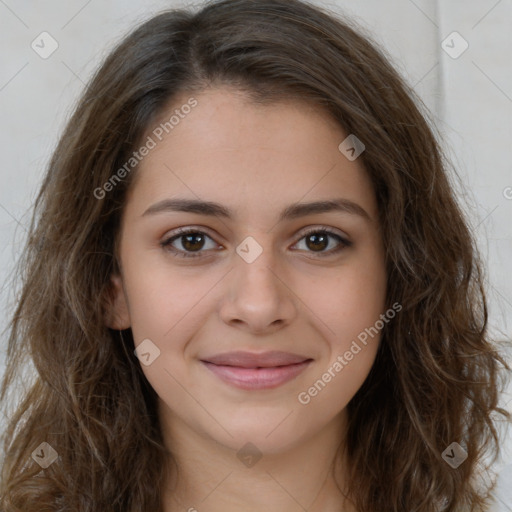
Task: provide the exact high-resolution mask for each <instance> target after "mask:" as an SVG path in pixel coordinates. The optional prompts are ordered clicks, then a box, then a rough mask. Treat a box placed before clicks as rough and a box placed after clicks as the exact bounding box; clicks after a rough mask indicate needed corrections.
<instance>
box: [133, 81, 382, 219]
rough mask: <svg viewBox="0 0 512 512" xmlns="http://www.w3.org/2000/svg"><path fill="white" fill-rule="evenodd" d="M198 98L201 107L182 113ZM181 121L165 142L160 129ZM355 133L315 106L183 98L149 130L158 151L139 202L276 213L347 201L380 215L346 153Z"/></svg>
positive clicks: (143, 167) (206, 94) (230, 96)
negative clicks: (296, 205)
mask: <svg viewBox="0 0 512 512" xmlns="http://www.w3.org/2000/svg"><path fill="white" fill-rule="evenodd" d="M191 97H193V98H194V100H195V101H196V102H197V104H196V106H194V108H192V109H188V108H187V109H183V110H182V109H181V106H183V105H186V104H187V103H189V100H190V98H191ZM177 110H178V111H179V112H176V111H177ZM185 112H187V113H186V114H185ZM173 115H174V119H173V122H174V124H173V126H172V128H170V125H169V124H168V125H167V127H168V129H169V130H168V132H169V133H167V132H166V131H165V130H164V134H163V136H162V138H161V140H158V137H156V136H155V130H158V127H160V131H162V128H161V127H162V126H166V125H165V123H166V122H167V123H169V121H170V120H171V118H172V117H173ZM156 133H157V134H158V133H159V132H158V131H157V132H156ZM347 135H348V134H347V133H345V132H344V131H343V129H342V128H341V127H340V126H339V124H338V123H336V122H335V120H334V119H333V118H332V117H331V116H330V115H329V114H328V113H327V112H326V111H325V110H323V109H322V108H320V107H317V106H315V105H313V104H312V103H311V102H305V101H304V102H302V101H299V100H290V101H285V102H283V101H281V102H277V103H270V104H265V105H260V104H255V103H253V102H251V101H249V99H248V98H247V96H246V95H245V94H244V93H242V92H240V91H236V90H233V89H228V88H218V89H209V90H206V91H203V92H201V93H198V94H197V93H196V94H181V95H180V96H179V97H176V98H175V99H174V100H173V102H172V104H170V105H169V106H168V107H167V108H166V109H165V110H164V111H163V112H162V113H161V115H160V116H159V117H158V119H157V120H156V121H155V122H154V123H153V125H152V126H150V127H149V128H148V131H147V134H146V137H151V138H152V139H153V140H154V142H155V146H154V148H153V149H152V150H151V151H150V152H149V154H148V155H147V156H146V157H144V159H143V160H142V161H141V163H140V164H139V167H138V169H137V172H136V174H137V179H136V181H135V183H134V184H133V185H134V186H133V187H132V194H131V197H132V199H133V200H137V201H139V202H141V204H140V205H139V209H140V208H142V207H143V204H142V203H144V202H145V203H147V202H148V201H152V202H156V201H159V200H163V199H166V198H169V197H172V196H174V195H179V196H181V197H188V198H195V199H199V198H201V199H204V200H209V201H215V202H219V203H224V204H229V206H230V208H231V209H232V210H233V211H235V212H239V213H241V212H242V211H244V210H245V211H246V212H247V213H249V209H248V207H249V204H252V205H258V208H259V210H266V211H269V210H272V209H273V208H274V207H276V206H278V205H282V204H285V203H286V204H289V203H293V202H298V201H300V200H304V201H313V200H316V199H319V198H322V199H325V198H333V197H339V196H342V197H345V198H347V199H352V200H357V202H359V203H362V206H363V208H365V209H366V210H367V211H369V214H370V215H371V216H375V215H376V212H375V202H374V194H373V188H372V186H371V182H370V180H369V177H368V175H367V173H366V171H365V169H364V167H363V165H362V161H361V159H356V160H355V161H350V160H348V159H347V158H346V157H345V156H344V155H343V154H342V153H341V152H340V150H339V149H338V146H339V144H340V143H341V142H342V141H343V140H344V139H345V138H346V137H347ZM146 207H147V204H146Z"/></svg>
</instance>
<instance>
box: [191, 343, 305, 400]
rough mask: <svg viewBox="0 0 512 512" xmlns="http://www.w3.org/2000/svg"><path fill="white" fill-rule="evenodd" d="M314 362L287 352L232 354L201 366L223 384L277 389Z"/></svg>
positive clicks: (206, 361)
mask: <svg viewBox="0 0 512 512" xmlns="http://www.w3.org/2000/svg"><path fill="white" fill-rule="evenodd" d="M312 361H313V359H311V358H308V357H305V356H301V355H297V354H290V353H287V352H275V351H274V352H264V353H260V354H254V353H251V352H229V353H225V354H218V355H215V356H212V357H208V358H207V359H201V363H202V364H203V365H204V366H205V367H206V368H208V370H210V371H211V372H212V373H213V374H214V375H216V376H217V377H219V378H220V379H221V380H222V381H224V382H226V383H228V384H231V385H233V386H236V387H238V388H241V389H245V390H260V389H273V388H277V387H279V386H281V385H283V384H285V383H286V382H289V381H290V380H292V379H294V378H295V377H297V376H298V375H299V374H300V373H302V372H303V371H304V370H305V369H306V368H307V367H308V366H309V364H310V363H311V362H312Z"/></svg>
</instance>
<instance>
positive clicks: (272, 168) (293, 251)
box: [111, 88, 386, 453]
mask: <svg viewBox="0 0 512 512" xmlns="http://www.w3.org/2000/svg"><path fill="white" fill-rule="evenodd" d="M189 97H190V95H189V96H183V97H182V98H180V101H177V102H175V103H174V104H173V106H172V108H170V109H169V111H168V112H166V113H164V115H162V119H164V120H165V119H169V118H170V116H171V115H172V114H173V111H174V110H175V109H176V108H179V106H180V105H183V104H186V103H187V100H188V99H189ZM194 98H195V99H196V100H197V105H196V106H195V107H194V108H193V109H186V110H187V111H188V112H189V113H188V114H187V115H186V116H185V115H184V116H183V118H181V119H180V121H179V123H178V124H176V125H175V126H174V128H173V129H172V132H170V133H169V135H168V136H166V137H162V140H161V141H160V140H158V138H156V137H154V136H152V138H153V139H154V140H155V142H156V145H155V147H153V148H152V149H151V151H150V152H149V153H148V154H147V155H146V156H145V157H144V158H143V160H142V161H141V164H140V166H139V168H138V169H137V176H136V180H135V181H134V183H133V184H132V187H131V190H130V193H129V195H128V198H127V202H126V206H125V210H124V212H123V218H122V225H121V231H120V244H119V258H120V266H121V274H120V275H118V276H114V277H113V279H112V281H113V283H114V287H115V290H116V300H115V302H114V304H113V315H112V317H113V320H112V321H111V327H114V328H117V329H124V328H128V327H130V328H131V329H132V332H133V337H134V340H135V345H136V346H137V347H138V349H137V350H138V354H137V356H138V359H139V360H136V362H137V364H141V367H142V370H143V371H144V374H145V376H146V377H147V379H148V381H149V382H150V384H151V385H152V387H153V388H154V390H155V391H156V393H157V394H158V396H159V399H160V411H161V418H162V421H163V423H164V428H166V427H169V428H171V427H172V425H175V424H178V423H179V424H180V425H182V426H184V427H185V428H187V429H190V431H191V432H194V433H195V434H197V435H200V436H202V438H208V439H212V440H214V441H215V442H217V443H220V444H221V445H224V446H226V447H230V448H233V449H238V448H240V447H241V446H243V445H244V444H245V443H246V442H248V441H251V442H252V443H253V444H255V445H256V446H257V447H258V448H259V450H261V451H262V452H268V453H278V452H280V451H281V450H285V449H287V448H290V447H291V446H293V445H296V444H298V443H301V442H304V441H305V440H306V439H308V438H312V437H313V436H315V435H317V434H318V433H319V432H321V431H322V429H325V428H327V427H328V426H329V425H330V424H332V423H333V422H336V421H338V420H339V419H340V418H342V417H343V415H344V414H345V407H346V405H347V403H348V402H349V401H350V399H351V398H352V397H353V396H354V394H355V393H356V391H357V390H358V389H359V388H360V386H361V385H362V383H363V382H364V380H365V378H366V377H367V375H368V372H369V371H370V368H371V366H372V364H373V362H374V359H375V355H376V351H377V348H378V343H379V337H380V332H379V333H378V334H376V335H375V334H374V335H373V336H371V337H370V336H368V335H367V336H366V343H363V342H362V341H361V340H362V338H364V335H363V336H361V335H362V333H364V332H368V329H369V328H374V326H375V325H376V323H377V324H378V323H379V318H382V317H381V314H383V313H384V310H385V289H386V275H385V267H384V251H383V244H382V240H381V236H380V232H379V225H378V221H377V218H378V216H377V206H376V200H375V196H374V192H373V189H372V186H371V183H370V180H369V177H368V175H367V173H366V171H365V169H364V167H363V165H362V163H361V159H355V160H349V159H348V158H347V157H346V156H345V154H343V153H342V152H341V151H340V150H339V149H338V146H339V145H340V143H341V142H342V141H343V140H344V139H345V138H346V137H347V135H348V134H347V133H344V132H343V131H342V129H341V128H340V127H339V126H338V125H337V124H336V123H335V122H334V121H333V120H332V119H331V118H330V117H329V116H328V115H327V114H326V113H324V112H322V111H320V109H319V108H318V107H316V108H315V107H312V106H310V105H308V104H306V103H304V104H303V103H301V102H289V103H277V104H272V105H266V106H257V105H254V104H252V103H250V102H248V100H247V98H246V97H245V96H244V95H243V94H242V93H240V92H237V91H233V90H231V89H227V88H219V89H210V90H207V91H203V92H202V93H200V94H197V95H194ZM159 122H160V121H158V122H157V125H158V123H159ZM153 128H154V127H151V130H153ZM148 133H149V134H150V135H151V132H148ZM158 133H159V132H158ZM326 201H331V202H332V203H330V205H331V208H329V207H328V206H329V205H326V204H320V203H321V202H326ZM196 202H197V204H196ZM205 202H207V203H209V204H208V205H203V206H202V207H201V205H199V203H205ZM212 203H215V204H216V205H217V206H214V207H212ZM310 203H319V204H317V205H316V206H314V205H313V206H310V207H309V208H308V207H307V206H306V205H309V204H310ZM333 205H337V206H336V207H333ZM184 229H185V230H188V231H189V232H188V233H185V234H183V233H182V232H181V231H180V230H184ZM381 323H382V322H381ZM365 329H366V331H365ZM372 332H374V331H372ZM356 346H357V347H359V350H357V348H356ZM350 354H351V355H350ZM134 357H135V355H134Z"/></svg>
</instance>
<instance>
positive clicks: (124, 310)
mask: <svg viewBox="0 0 512 512" xmlns="http://www.w3.org/2000/svg"><path fill="white" fill-rule="evenodd" d="M105 324H106V325H107V327H110V328H111V329H116V330H118V331H121V330H123V329H128V328H129V327H130V326H131V321H130V312H129V309H128V301H127V299H126V293H125V291H124V286H123V279H122V277H121V276H120V275H118V274H115V275H112V276H111V277H110V290H109V293H108V299H107V304H106V316H105Z"/></svg>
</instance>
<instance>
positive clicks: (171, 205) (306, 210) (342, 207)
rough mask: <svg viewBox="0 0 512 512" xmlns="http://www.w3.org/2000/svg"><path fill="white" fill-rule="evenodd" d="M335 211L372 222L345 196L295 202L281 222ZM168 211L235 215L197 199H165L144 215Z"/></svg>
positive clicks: (281, 218) (209, 202) (228, 210)
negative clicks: (344, 197)
mask: <svg viewBox="0 0 512 512" xmlns="http://www.w3.org/2000/svg"><path fill="white" fill-rule="evenodd" d="M333 211H337V212H342V213H348V214H351V215H358V216H360V217H362V218H363V219H365V220H366V221H369V222H371V218H370V215H369V214H368V213H367V212H366V210H365V209H364V208H362V207H361V206H359V205H358V204H357V203H354V202H353V201H350V200H349V199H343V198H334V199H328V200H324V201H313V202H310V203H293V204H291V205H289V206H287V207H286V208H285V209H284V210H283V211H282V212H281V214H280V216H279V222H282V221H285V220H293V219H297V218H300V217H304V216H306V215H314V214H319V213H327V212H333ZM166 212H187V213H197V214H200V215H210V216H219V217H223V218H225V219H229V220H232V219H233V217H234V215H233V211H232V210H230V209H229V208H226V207H225V206H223V205H221V204H219V203H214V202H211V201H200V200H197V199H164V200H162V201H159V202H158V203H155V204H153V205H152V206H150V207H149V208H148V209H147V210H146V211H145V212H144V213H143V214H142V216H143V217H144V216H147V215H155V214H158V213H166Z"/></svg>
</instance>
